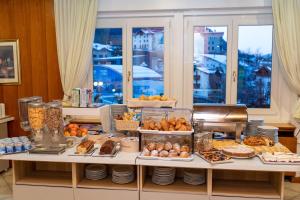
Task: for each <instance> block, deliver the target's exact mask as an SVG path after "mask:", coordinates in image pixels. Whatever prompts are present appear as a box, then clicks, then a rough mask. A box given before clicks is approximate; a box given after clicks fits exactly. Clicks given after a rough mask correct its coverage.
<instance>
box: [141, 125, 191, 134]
mask: <svg viewBox="0 0 300 200" xmlns="http://www.w3.org/2000/svg"><path fill="white" fill-rule="evenodd" d="M137 130H138V131H139V132H140V133H144V134H157V135H191V134H192V133H193V132H194V129H192V130H191V131H159V130H146V129H142V128H141V127H139V128H138V129H137Z"/></svg>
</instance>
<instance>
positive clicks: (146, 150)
mask: <svg viewBox="0 0 300 200" xmlns="http://www.w3.org/2000/svg"><path fill="white" fill-rule="evenodd" d="M142 154H143V156H150V151H149V150H148V149H147V148H144V150H143V153H142Z"/></svg>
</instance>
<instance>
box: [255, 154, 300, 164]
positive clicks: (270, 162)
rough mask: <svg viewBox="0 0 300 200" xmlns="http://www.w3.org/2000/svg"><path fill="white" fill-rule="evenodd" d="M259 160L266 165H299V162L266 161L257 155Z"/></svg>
mask: <svg viewBox="0 0 300 200" xmlns="http://www.w3.org/2000/svg"><path fill="white" fill-rule="evenodd" d="M258 157H259V158H260V160H261V162H262V163H264V164H268V165H300V162H278V161H274V162H272V161H266V160H265V159H264V158H263V156H262V155H258Z"/></svg>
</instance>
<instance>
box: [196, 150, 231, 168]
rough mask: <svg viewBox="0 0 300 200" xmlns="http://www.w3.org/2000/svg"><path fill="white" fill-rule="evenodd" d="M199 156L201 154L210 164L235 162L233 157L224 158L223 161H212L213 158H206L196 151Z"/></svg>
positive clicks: (201, 156)
mask: <svg viewBox="0 0 300 200" xmlns="http://www.w3.org/2000/svg"><path fill="white" fill-rule="evenodd" d="M195 154H196V155H197V156H199V157H200V158H202V159H203V160H205V161H206V162H208V163H210V164H212V165H213V164H224V163H232V162H234V160H233V159H228V160H222V161H211V160H208V159H206V158H205V157H204V156H203V155H202V154H200V153H198V152H196V153H195Z"/></svg>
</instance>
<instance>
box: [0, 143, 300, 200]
mask: <svg viewBox="0 0 300 200" xmlns="http://www.w3.org/2000/svg"><path fill="white" fill-rule="evenodd" d="M70 151H74V149H69V150H68V151H66V152H65V153H63V154H61V155H33V154H28V153H20V154H12V155H3V156H0V160H12V163H13V195H14V200H27V199H28V200H40V199H43V200H48V199H49V200H50V199H51V200H53V199H57V200H60V199H61V200H73V199H76V200H81V199H82V200H83V199H89V200H96V199H106V200H114V199H120V198H122V199H124V200H126V199H128V200H129V199H130V200H138V199H141V200H150V199H151V200H153V199H155V200H165V199H172V200H183V199H184V200H197V199H198V200H199V199H216V200H226V199H228V200H229V199H230V200H232V199H236V200H246V199H247V200H258V199H269V200H271V199H272V200H275V199H283V194H284V172H298V171H300V165H266V164H263V163H262V162H261V161H260V160H259V158H252V159H235V160H234V162H233V163H226V164H215V165H211V164H209V163H207V162H206V161H204V160H203V159H201V158H199V157H197V156H195V157H194V160H193V161H190V162H183V161H162V160H142V159H138V158H137V156H138V154H139V153H125V152H120V153H119V154H118V155H117V156H116V157H112V158H110V157H89V156H69V152H70ZM90 163H99V164H100V163H101V164H107V165H108V168H109V169H111V166H113V165H132V166H134V167H135V173H136V179H135V181H134V182H131V183H129V184H124V185H121V184H115V183H113V182H112V181H111V178H110V177H108V178H105V179H103V180H98V181H91V180H88V179H86V178H85V177H84V167H85V166H86V165H87V164H90ZM154 166H168V167H175V168H176V169H177V172H178V173H177V174H176V177H177V178H176V181H175V183H174V184H171V185H168V186H159V185H155V184H154V183H152V182H151V178H150V175H151V173H152V171H153V167H154ZM182 168H200V169H205V171H206V177H207V178H206V184H203V185H198V186H194V185H188V184H186V183H184V182H183V181H182V177H181V175H180V174H181V170H182Z"/></svg>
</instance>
